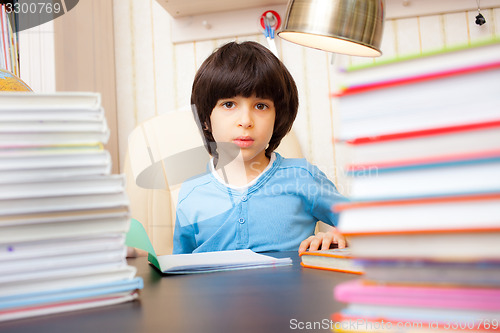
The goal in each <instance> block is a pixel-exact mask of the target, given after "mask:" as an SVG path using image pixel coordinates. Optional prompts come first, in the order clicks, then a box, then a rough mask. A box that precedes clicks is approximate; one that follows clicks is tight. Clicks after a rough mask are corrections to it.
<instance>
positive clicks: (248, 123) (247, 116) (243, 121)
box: [238, 107, 253, 128]
mask: <svg viewBox="0 0 500 333" xmlns="http://www.w3.org/2000/svg"><path fill="white" fill-rule="evenodd" d="M238 126H240V127H243V128H251V127H253V119H252V114H251V111H250V108H249V107H245V108H242V110H241V114H240V119H239V123H238Z"/></svg>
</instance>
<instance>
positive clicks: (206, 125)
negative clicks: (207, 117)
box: [203, 121, 210, 131]
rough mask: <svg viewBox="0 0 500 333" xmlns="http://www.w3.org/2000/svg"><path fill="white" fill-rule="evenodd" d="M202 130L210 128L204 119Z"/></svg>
mask: <svg viewBox="0 0 500 333" xmlns="http://www.w3.org/2000/svg"><path fill="white" fill-rule="evenodd" d="M203 130H204V131H210V128H209V127H208V124H207V122H206V121H205V122H204V123H203Z"/></svg>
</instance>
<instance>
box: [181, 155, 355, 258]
mask: <svg viewBox="0 0 500 333" xmlns="http://www.w3.org/2000/svg"><path fill="white" fill-rule="evenodd" d="M345 200H346V199H345V198H344V197H343V196H342V195H340V194H339V193H338V192H337V189H336V188H335V185H334V184H333V183H332V182H331V181H330V180H329V179H328V178H327V177H326V176H325V174H324V173H323V172H321V171H320V170H319V169H318V168H317V167H315V166H313V165H311V164H309V163H308V162H307V161H306V160H305V159H285V158H283V157H281V156H280V155H279V154H276V160H275V161H274V163H273V165H272V166H271V167H270V168H269V169H268V170H267V171H265V172H264V173H263V174H262V175H261V176H260V177H259V178H258V180H257V182H256V183H255V184H253V185H252V186H250V187H248V188H247V189H246V190H245V191H243V192H240V191H237V190H234V189H232V188H229V187H227V186H225V184H222V183H221V182H219V181H218V180H217V179H216V178H215V177H214V176H213V175H212V173H207V174H204V175H202V176H199V177H196V178H193V179H190V180H188V181H186V182H184V183H183V184H182V187H181V190H180V192H179V202H178V205H177V214H176V215H177V217H176V222H175V231H174V250H173V253H174V254H177V253H196V252H209V251H222V250H237V249H251V250H253V251H255V252H264V251H292V250H294V251H296V250H298V248H299V245H300V243H301V242H302V241H303V240H305V239H306V238H307V237H309V236H311V235H313V234H314V229H315V226H316V222H317V221H323V222H325V223H327V224H330V225H336V224H337V221H338V214H336V213H333V212H332V206H333V205H334V204H335V203H338V202H341V201H345Z"/></svg>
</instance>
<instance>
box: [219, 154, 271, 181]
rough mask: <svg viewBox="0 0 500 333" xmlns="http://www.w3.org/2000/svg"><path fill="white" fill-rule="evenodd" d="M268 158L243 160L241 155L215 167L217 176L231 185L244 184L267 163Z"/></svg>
mask: <svg viewBox="0 0 500 333" xmlns="http://www.w3.org/2000/svg"><path fill="white" fill-rule="evenodd" d="M269 162H270V159H269V158H268V157H267V156H265V158H262V159H260V160H253V161H243V159H242V158H241V155H239V156H238V157H237V158H235V159H234V160H233V161H231V162H230V163H228V164H227V165H225V166H224V167H223V168H217V169H216V170H217V173H218V174H219V176H220V177H221V178H222V179H223V180H224V181H225V182H226V183H228V184H230V185H233V186H238V187H240V186H245V185H247V184H248V183H250V182H251V181H252V180H254V179H255V178H257V177H258V176H259V175H260V174H261V173H262V172H263V171H264V170H265V169H266V167H267V166H268V165H269Z"/></svg>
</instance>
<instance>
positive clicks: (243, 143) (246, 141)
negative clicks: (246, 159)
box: [233, 136, 254, 148]
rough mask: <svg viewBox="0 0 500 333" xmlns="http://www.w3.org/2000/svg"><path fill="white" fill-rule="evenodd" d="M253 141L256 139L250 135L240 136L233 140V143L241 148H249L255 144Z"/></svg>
mask: <svg viewBox="0 0 500 333" xmlns="http://www.w3.org/2000/svg"><path fill="white" fill-rule="evenodd" d="M253 142H254V139H252V138H251V137H250V136H239V137H237V138H236V139H234V140H233V143H235V144H236V145H237V146H238V147H240V148H248V147H250V146H251V145H253Z"/></svg>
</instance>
